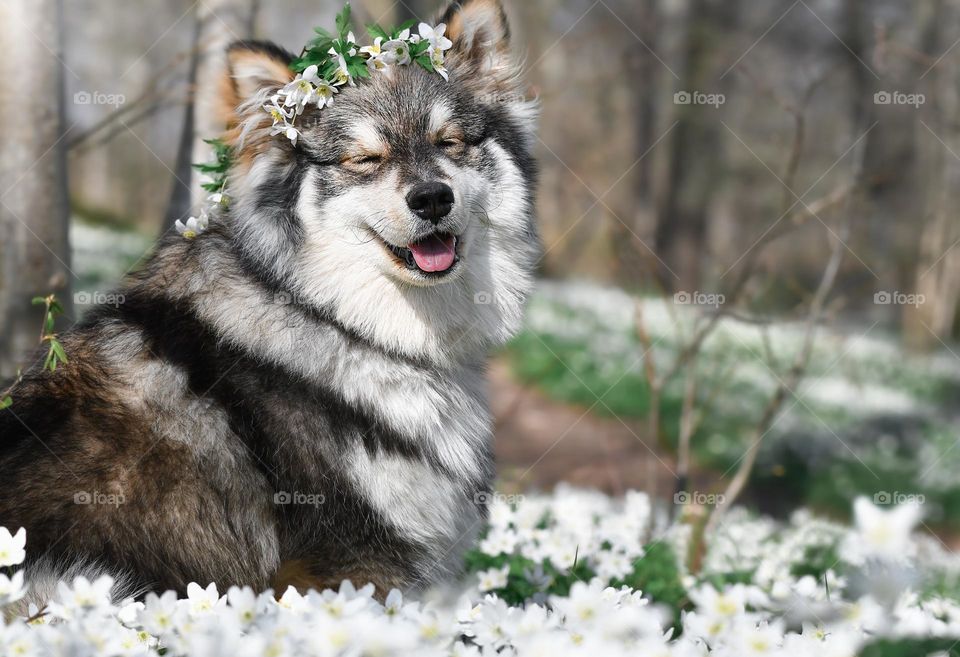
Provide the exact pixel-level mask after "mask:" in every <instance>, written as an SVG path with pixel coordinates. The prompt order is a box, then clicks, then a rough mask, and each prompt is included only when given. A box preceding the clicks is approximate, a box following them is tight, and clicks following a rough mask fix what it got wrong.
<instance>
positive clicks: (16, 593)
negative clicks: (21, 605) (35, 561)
mask: <svg viewBox="0 0 960 657" xmlns="http://www.w3.org/2000/svg"><path fill="white" fill-rule="evenodd" d="M26 592H27V589H26V587H25V586H24V585H23V571H22V570H18V571H17V572H15V573H14V574H13V577H7V576H6V575H4V574H3V573H0V607H3V606H4V605H8V604H10V603H12V602H16V601H17V600H19V599H20V598H22V597H23V596H24V595H25V594H26ZM0 618H2V615H0Z"/></svg>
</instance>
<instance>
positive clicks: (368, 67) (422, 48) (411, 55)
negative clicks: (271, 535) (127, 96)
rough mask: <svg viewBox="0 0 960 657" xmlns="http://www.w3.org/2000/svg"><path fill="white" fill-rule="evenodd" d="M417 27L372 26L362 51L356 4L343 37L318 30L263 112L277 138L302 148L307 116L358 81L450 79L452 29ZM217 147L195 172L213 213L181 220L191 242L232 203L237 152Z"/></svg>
mask: <svg viewBox="0 0 960 657" xmlns="http://www.w3.org/2000/svg"><path fill="white" fill-rule="evenodd" d="M414 25H417V21H415V20H409V21H407V22H405V23H403V24H402V25H400V26H399V27H396V28H394V29H391V30H386V29H384V28H382V27H380V26H379V25H368V26H367V32H369V34H370V36H371V37H373V45H370V46H363V47H362V48H358V47H357V40H356V38H355V37H354V35H353V32H351V31H350V4H349V3H347V4H346V5H345V6H344V8H343V11H341V12H340V13H339V14H337V34H336V35H333V34H331V33H330V32H329V31H327V30H325V29H324V28H322V27H317V28H314V32H316V33H317V36H316V37H314V39H313V40H311V41H310V42H309V43H308V44H307V45H306V46H304V48H303V50H301V51H300V55H299V57H297V58H296V59H294V60H293V61H292V62H291V63H290V69H291V70H292V71H293V72H294V73H296V74H297V76H296V77H295V78H294V79H293V80H292V81H291V82H290V83H288V84H287V85H285V86H284V87H283V88H282V89H280V90H279V91H277V93H275V94H274V95H273V96H272V97H271V98H270V103H269V104H267V105H264V106H263V109H264V110H266V111H267V113H268V114H269V115H270V116H271V117H272V118H273V126H272V127H271V131H270V134H271V135H279V134H283V135H284V136H285V137H286V138H287V139H289V140H290V141H291V143H292V144H293V145H294V146H296V144H297V139H298V138H299V137H300V131H299V129H298V128H297V127H296V125H295V123H296V120H297V117H299V116H300V115H301V114H303V112H304V110H305V109H306V108H307V107H309V106H311V105H315V106H316V107H317V108H318V109H323V108H324V107H326V106H327V105H332V104H333V97H334V96H335V95H336V94H337V93H339V91H340V90H339V87H342V86H343V85H349V86H351V87H352V86H356V80H358V79H363V78H369V77H372V76H373V75H376V74H379V73H382V72H384V71H386V70H387V69H388V68H390V67H391V66H405V65H407V64H413V63H416V64H419V65H420V66H421V67H423V68H424V69H426V70H428V71H430V72H431V73H439V74H440V75H441V76H443V79H444V80H446V79H448V78H447V69H446V68H445V67H444V52H446V51H447V50H449V49H450V48H451V47H453V42H452V41H450V39H448V38H447V37H445V36H444V32H445V31H446V29H447V26H446V25H445V24H443V23H440V24H439V25H437V26H436V27H431V26H430V25H428V24H427V23H420V24H419V25H417V32H418V34H413V33H412V32H411V31H410V30H411V28H413V26H414ZM206 141H207V143H208V144H210V145H211V146H212V147H213V150H214V156H215V158H216V159H215V161H214V162H212V163H209V164H195V165H194V167H195V168H196V169H198V170H199V171H200V172H201V173H203V174H206V175H207V176H208V177H209V180H208V181H207V182H205V183H203V188H204V189H205V190H207V191H209V192H212V195H211V196H210V197H208V199H207V201H208V203H207V207H204V208H202V209H201V210H200V214H199V215H197V216H195V217H190V218H189V219H187V221H186V223H184V222H182V221H180V220H179V219H178V220H177V222H176V224H175V227H176V229H177V232H178V233H180V234H181V235H182V236H183V237H185V238H187V239H193V238H194V237H196V236H197V235H199V234H200V233H202V232H203V231H205V230H206V229H207V226H208V225H209V221H210V215H211V214H212V213H213V212H214V211H215V210H216V209H218V208H224V207H226V206H227V204H228V203H229V201H230V199H229V197H228V196H227V195H226V193H225V191H224V190H225V189H226V186H227V173H228V172H229V170H230V163H231V149H230V147H229V145H227V144H226V143H225V142H224V141H222V140H220V139H209V140H206Z"/></svg>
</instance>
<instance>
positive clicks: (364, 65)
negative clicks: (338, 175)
mask: <svg viewBox="0 0 960 657" xmlns="http://www.w3.org/2000/svg"><path fill="white" fill-rule="evenodd" d="M416 23H417V21H415V20H410V21H407V22H405V23H403V24H402V25H400V26H399V27H397V28H394V29H393V30H389V31H388V30H385V29H384V28H382V27H380V26H379V25H368V26H367V32H369V33H370V36H371V37H373V45H371V46H363V47H362V48H358V47H357V40H356V38H354V36H353V32H351V31H350V5H349V3H348V4H347V5H346V6H345V7H344V8H343V11H341V12H340V13H339V14H337V36H336V37H334V35H332V34H330V32H328V31H327V30H325V29H323V28H320V27H318V28H316V29H315V30H314V31H315V32H316V33H317V37H316V38H314V39H313V40H312V41H310V43H308V44H307V45H306V46H305V47H304V49H303V51H302V52H301V53H300V56H299V57H298V58H297V59H295V60H294V61H293V62H292V63H291V64H290V68H291V69H292V70H293V71H294V72H296V73H297V77H296V78H294V79H293V81H292V82H290V83H289V84H287V85H286V86H284V87H283V88H282V89H280V91H278V92H277V93H276V94H275V95H274V96H273V97H272V98H271V99H270V104H269V105H264V106H263V108H264V109H265V110H266V111H267V112H268V113H269V114H270V116H271V117H273V128H272V132H271V134H274V135H277V134H283V135H285V136H286V137H287V139H289V140H290V141H291V142H292V143H293V144H294V145H296V143H297V138H298V137H299V136H300V132H299V130H297V128H296V126H295V125H294V123H295V122H296V119H297V117H298V116H300V115H301V114H302V113H303V111H304V110H305V109H306V108H307V107H308V106H310V105H316V106H317V108H319V109H323V108H324V107H326V106H327V105H332V104H333V97H334V96H335V95H336V94H337V93H338V92H339V89H338V87H342V86H343V85H349V86H355V84H356V83H355V80H357V79H362V78H369V77H371V76H373V75H376V74H378V73H382V72H384V71H386V70H387V69H388V68H390V67H391V66H404V65H407V64H412V63H417V64H419V65H420V66H422V67H423V68H425V69H426V70H428V71H430V72H431V73H439V74H440V75H442V76H443V79H444V80H446V79H447V69H446V68H444V65H443V60H444V54H443V53H444V52H445V51H447V50H449V49H450V48H451V47H452V46H453V42H452V41H450V39H448V38H447V37H445V36H444V34H443V33H444V31H446V29H447V26H446V25H445V24H443V23H440V24H439V25H437V26H436V27H431V26H430V25H427V24H426V23H420V24H419V25H418V27H417V30H418V32H419V34H413V33H411V31H410V29H411V28H412V27H413V26H414V25H416Z"/></svg>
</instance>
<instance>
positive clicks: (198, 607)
mask: <svg viewBox="0 0 960 657" xmlns="http://www.w3.org/2000/svg"><path fill="white" fill-rule="evenodd" d="M187 599H188V600H189V601H190V613H191V614H193V615H194V616H197V615H199V614H204V613H207V612H209V611H210V610H212V609H213V608H214V606H216V605H218V604H220V602H221V599H220V593H219V592H218V591H217V585H216V584H214V583H213V582H211V583H210V584H209V585H208V586H207V588H203V587H201V586H200V585H199V584H197V583H196V582H190V583H189V584H187Z"/></svg>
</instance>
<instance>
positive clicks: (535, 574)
mask: <svg viewBox="0 0 960 657" xmlns="http://www.w3.org/2000/svg"><path fill="white" fill-rule="evenodd" d="M464 563H465V564H466V569H467V572H471V573H475V572H479V571H481V570H489V569H491V568H503V567H504V566H505V565H509V566H510V570H509V573H508V574H507V585H506V587H504V588H502V589H496V590H495V591H494V592H495V593H496V594H497V595H498V596H500V597H501V598H503V599H504V600H505V601H506V602H508V603H509V604H512V605H520V604H523V603H524V602H526V601H528V600H541V599H542V598H543V597H544V596H548V595H568V594H569V593H570V588H571V587H572V586H573V585H574V583H576V582H589V581H590V580H591V579H592V578H593V577H594V576H595V575H596V573H594V572H593V571H592V570H591V569H590V568H589V567H587V565H586V564H585V563H584V562H582V561H578V562H577V563H575V564H574V565H573V567H572V568H570V569H569V570H563V569H561V568H557V567H556V566H554V565H553V564H551V563H550V561H549V560H547V561H544V562H543V563H537V562H535V561H532V560H530V559H528V558H526V557H524V556H522V555H519V554H513V555H509V556H507V555H503V554H501V555H498V556H496V557H493V556H490V555H489V554H485V553H483V552H481V551H480V550H479V549H473V550H471V551H469V552H468V553H467V554H466V556H465V557H464Z"/></svg>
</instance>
